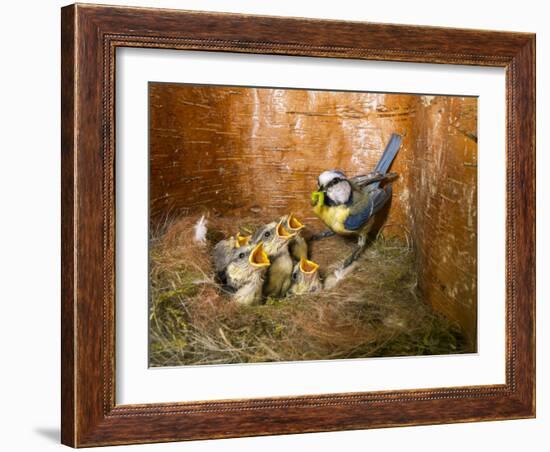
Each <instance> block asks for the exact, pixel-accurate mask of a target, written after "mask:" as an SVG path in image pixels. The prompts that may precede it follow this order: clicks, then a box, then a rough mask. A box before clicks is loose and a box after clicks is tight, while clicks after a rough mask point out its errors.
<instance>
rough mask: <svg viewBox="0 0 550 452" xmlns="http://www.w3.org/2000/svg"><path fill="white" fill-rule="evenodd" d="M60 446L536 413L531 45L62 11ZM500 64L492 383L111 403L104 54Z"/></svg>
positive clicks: (111, 219)
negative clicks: (500, 352)
mask: <svg viewBox="0 0 550 452" xmlns="http://www.w3.org/2000/svg"><path fill="white" fill-rule="evenodd" d="M61 37H62V62H61V64H62V67H61V73H62V100H61V105H62V135H61V138H62V140H61V147H62V149H61V156H62V157H61V158H62V168H61V173H62V199H61V206H62V250H61V256H62V272H61V273H62V281H61V287H62V300H61V302H62V310H61V314H62V325H61V338H62V344H61V353H62V354H61V356H62V359H61V387H62V391H61V392H62V401H61V406H62V420H61V440H62V443H64V444H66V445H69V446H72V447H88V446H101V445H115V444H137V443H149V442H162V441H180V440H194V439H211V438H227V437H238V436H255V435H274V434H285V433H303V432H320V431H337V430H350V429H363V428H377V427H391V426H404V425H425V424H441V423H451V422H470V421H486V420H502V419H520V418H530V417H534V416H535V35H533V34H528V33H510V32H495V31H481V30H462V29H449V28H436V27H419V26H409V25H390V24H373V23H359V22H340V21H328V20H313V19H297V18H279V17H265V16H247V15H238V14H220V13H206V12H189V11H177V10H162V9H148V8H127V7H111V6H99V5H98V6H95V5H80V4H75V5H70V6H67V7H64V8H62V24H61ZM121 47H139V48H153V49H173V50H191V51H210V52H230V53H244V54H248V53H251V54H268V55H287V56H308V57H324V58H335V59H355V60H378V61H392V62H404V63H406V62H409V63H410V62H415V63H437V64H443V65H457V64H459V65H471V66H487V67H501V68H505V70H506V93H505V94H506V138H507V141H506V275H505V277H506V351H505V359H506V364H505V366H506V382H505V384H499V385H482V386H466V387H449V388H429V387H427V388H422V389H410V390H398V391H375V392H372V391H371V392H357V393H341V394H319V395H303V396H292V397H269V398H247V399H239V400H216V401H205V402H185V401H178V400H174V401H173V402H170V403H156V404H139V405H117V404H116V399H115V386H116V385H115V376H116V372H115V371H116V366H117V363H116V360H115V318H116V309H115V293H116V275H115V268H116V265H115V262H116V261H115V259H116V256H115V238H116V237H115V235H116V234H115V215H116V212H115V210H116V209H115V177H116V176H115V154H116V152H115V75H116V72H115V67H116V63H117V61H116V49H117V48H121Z"/></svg>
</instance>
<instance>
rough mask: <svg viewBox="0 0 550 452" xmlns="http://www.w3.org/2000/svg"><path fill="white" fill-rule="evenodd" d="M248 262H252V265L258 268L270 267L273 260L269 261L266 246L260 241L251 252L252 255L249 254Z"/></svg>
mask: <svg viewBox="0 0 550 452" xmlns="http://www.w3.org/2000/svg"><path fill="white" fill-rule="evenodd" d="M248 262H250V265H252V266H253V267H256V268H262V267H269V264H271V262H269V258H268V257H267V254H266V252H265V251H264V246H263V244H262V242H260V243H258V244H257V245H256V246H255V247H254V249H253V250H252V251H251V252H250V255H249V256H248Z"/></svg>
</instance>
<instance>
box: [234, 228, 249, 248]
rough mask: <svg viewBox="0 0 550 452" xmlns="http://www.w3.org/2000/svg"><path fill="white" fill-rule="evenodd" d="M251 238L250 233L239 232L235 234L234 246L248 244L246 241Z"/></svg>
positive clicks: (238, 246)
mask: <svg viewBox="0 0 550 452" xmlns="http://www.w3.org/2000/svg"><path fill="white" fill-rule="evenodd" d="M251 238H252V236H251V235H241V233H240V232H239V233H238V234H237V240H236V241H235V245H236V248H240V247H241V246H246V245H248V242H250V239H251Z"/></svg>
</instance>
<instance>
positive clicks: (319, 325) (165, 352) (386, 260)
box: [149, 217, 470, 366]
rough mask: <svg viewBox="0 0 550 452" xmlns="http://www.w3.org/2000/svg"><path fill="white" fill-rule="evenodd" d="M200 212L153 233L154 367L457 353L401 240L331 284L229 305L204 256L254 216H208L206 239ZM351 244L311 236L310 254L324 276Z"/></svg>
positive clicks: (459, 338)
mask: <svg viewBox="0 0 550 452" xmlns="http://www.w3.org/2000/svg"><path fill="white" fill-rule="evenodd" d="M197 220H198V218H196V217H189V218H179V219H175V220H172V221H169V222H166V223H165V224H164V225H162V227H159V228H158V229H157V230H156V231H155V232H153V233H152V234H151V237H150V240H151V242H150V294H151V299H150V324H149V325H150V331H149V333H150V336H149V338H150V339H149V347H150V350H149V351H150V353H149V356H150V365H151V366H179V365H198V364H228V363H253V362H266V361H297V360H322V359H336V358H339V359H341V358H365V357H375V356H376V357H380V356H404V355H431V354H448V353H463V352H466V351H470V350H467V349H466V342H465V341H464V339H463V335H462V333H461V331H460V328H459V327H458V325H456V324H454V323H451V322H450V321H448V320H446V319H445V318H443V317H441V316H439V315H437V314H436V313H434V312H433V311H432V310H431V309H430V308H429V307H428V306H427V305H426V304H425V303H424V302H423V301H422V299H421V298H420V297H419V293H418V290H417V281H416V273H415V267H414V256H413V253H412V251H411V250H410V249H409V248H408V247H407V246H406V245H405V244H404V243H402V242H401V241H400V240H398V239H395V238H393V239H390V238H384V237H383V235H380V236H379V238H378V239H377V240H376V241H374V242H373V243H372V244H371V245H370V246H369V248H368V249H367V250H366V251H365V253H364V254H363V256H362V257H361V258H360V260H359V261H358V263H357V266H356V267H355V268H354V270H353V271H352V272H351V273H350V274H349V275H348V276H346V277H345V278H344V279H343V280H341V281H340V282H339V283H338V285H336V286H335V287H334V288H332V289H330V290H325V291H322V292H320V293H314V294H307V295H300V296H289V297H286V298H284V299H268V300H266V302H265V304H263V305H260V306H241V305H237V304H236V303H232V302H231V297H230V295H228V294H226V293H224V291H223V290H222V289H221V287H220V286H219V285H218V284H217V283H216V281H215V279H214V273H213V269H212V262H211V259H210V252H211V250H212V247H213V245H214V244H215V243H216V242H217V241H218V240H220V239H222V238H224V237H227V236H229V235H231V234H235V233H236V232H237V231H236V229H235V225H239V227H240V229H241V230H242V231H243V232H245V233H246V232H251V231H252V230H253V229H254V228H255V227H256V226H257V225H259V224H260V222H259V221H258V220H255V221H253V220H250V219H242V218H241V219H237V218H224V219H220V218H218V219H216V218H214V219H210V220H209V223H208V233H207V243H205V244H203V245H201V244H198V243H197V242H194V241H193V240H192V237H193V233H194V231H193V226H194V225H195V223H196V222H197ZM352 247H353V242H351V241H348V240H347V239H344V238H341V237H333V238H330V239H325V240H323V241H320V242H315V243H314V244H313V246H312V248H311V250H310V251H311V257H312V258H313V260H314V261H316V262H317V263H319V264H320V265H321V272H322V273H321V274H322V275H323V274H324V275H327V274H328V273H329V272H330V271H331V270H333V269H334V268H335V267H336V266H337V265H338V264H341V262H342V260H343V259H344V258H345V257H346V256H347V255H348V254H349V252H350V250H351V249H352Z"/></svg>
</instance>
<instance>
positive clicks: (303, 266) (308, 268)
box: [300, 257, 319, 275]
mask: <svg viewBox="0 0 550 452" xmlns="http://www.w3.org/2000/svg"><path fill="white" fill-rule="evenodd" d="M318 269H319V264H316V263H315V262H313V261H310V260H309V259H306V258H305V257H302V258H301V259H300V271H301V272H302V273H305V274H307V275H313V273H315V272H316V271H317V270H318Z"/></svg>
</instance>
